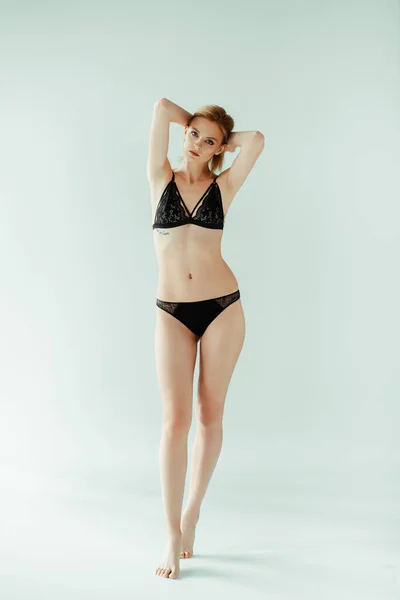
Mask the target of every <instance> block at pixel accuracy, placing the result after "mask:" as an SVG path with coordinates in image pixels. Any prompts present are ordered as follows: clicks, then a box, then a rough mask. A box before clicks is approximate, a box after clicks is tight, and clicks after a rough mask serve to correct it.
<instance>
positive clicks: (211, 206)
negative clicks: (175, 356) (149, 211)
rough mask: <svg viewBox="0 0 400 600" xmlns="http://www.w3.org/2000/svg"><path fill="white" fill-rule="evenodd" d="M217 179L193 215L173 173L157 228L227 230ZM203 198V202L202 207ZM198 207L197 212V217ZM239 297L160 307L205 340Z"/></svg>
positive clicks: (158, 213)
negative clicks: (217, 321)
mask: <svg viewBox="0 0 400 600" xmlns="http://www.w3.org/2000/svg"><path fill="white" fill-rule="evenodd" d="M217 177H218V175H217V176H216V177H214V179H213V181H212V182H211V184H210V185H209V186H208V188H207V189H206V191H205V192H204V194H203V195H202V196H201V198H200V200H199V201H198V202H197V204H196V206H195V207H194V209H193V210H192V212H190V211H189V210H188V208H187V206H186V204H185V202H184V200H183V198H182V196H181V194H180V192H179V190H178V187H177V185H176V183H175V173H174V172H172V179H171V181H170V182H169V183H168V184H167V187H166V188H165V190H164V192H163V193H162V195H161V198H160V201H159V203H158V206H157V210H156V214H155V217H154V223H153V229H155V228H157V229H158V228H160V229H170V228H171V227H181V226H182V225H186V224H188V223H193V225H198V226H199V227H206V228H208V229H223V228H224V209H223V206H222V198H221V191H220V189H219V186H218V184H217ZM203 199H204V201H203V203H202V204H200V203H201V201H202V200H203ZM199 205H200V206H199ZM197 207H198V209H197V212H196V214H195V215H194V216H193V214H194V211H195V210H196V208H197ZM185 211H186V212H185ZM239 298H240V291H239V290H236V292H233V293H231V294H226V295H225V296H219V297H218V298H208V299H206V300H196V301H194V302H164V301H163V300H160V299H159V298H157V301H156V305H157V306H158V307H159V308H161V309H163V310H165V311H166V312H169V313H170V314H171V315H173V316H174V317H175V318H176V319H178V321H180V322H181V323H183V324H184V325H185V326H186V327H187V328H188V329H190V331H192V332H193V333H194V334H195V335H197V336H199V337H201V336H202V335H203V334H204V332H205V330H206V329H207V327H208V326H209V325H210V323H211V322H212V321H213V320H214V319H215V318H216V317H217V316H218V315H219V314H220V313H221V312H222V311H223V310H224V309H225V308H227V307H228V306H229V305H230V304H232V303H233V302H235V301H236V300H238V299H239Z"/></svg>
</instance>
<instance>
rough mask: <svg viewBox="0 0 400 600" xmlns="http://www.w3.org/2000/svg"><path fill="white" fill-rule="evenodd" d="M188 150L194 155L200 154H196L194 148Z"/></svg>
mask: <svg viewBox="0 0 400 600" xmlns="http://www.w3.org/2000/svg"><path fill="white" fill-rule="evenodd" d="M189 152H191V153H192V154H194V155H195V156H200V154H197V152H195V151H194V150H189Z"/></svg>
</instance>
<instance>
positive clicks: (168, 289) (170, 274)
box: [157, 257, 239, 302]
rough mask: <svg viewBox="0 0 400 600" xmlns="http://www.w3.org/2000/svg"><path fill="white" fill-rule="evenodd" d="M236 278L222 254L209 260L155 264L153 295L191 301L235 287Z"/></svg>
mask: <svg viewBox="0 0 400 600" xmlns="http://www.w3.org/2000/svg"><path fill="white" fill-rule="evenodd" d="M238 287H239V284H238V281H237V279H236V277H235V275H234V274H233V272H232V270H231V269H230V267H229V266H228V265H227V263H226V262H225V261H224V259H223V258H222V257H220V258H219V259H214V260H213V261H212V262H209V261H186V262H185V263H181V262H178V263H172V264H171V263H170V262H168V261H167V262H165V261H162V262H161V263H160V265H159V280H158V287H157V295H158V297H159V298H162V299H165V298H180V299H181V301H182V302H185V301H186V302H193V301H196V300H201V299H203V298H216V297H220V296H223V295H225V294H228V293H231V292H234V291H236V290H237V289H238Z"/></svg>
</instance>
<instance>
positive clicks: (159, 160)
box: [147, 98, 192, 181]
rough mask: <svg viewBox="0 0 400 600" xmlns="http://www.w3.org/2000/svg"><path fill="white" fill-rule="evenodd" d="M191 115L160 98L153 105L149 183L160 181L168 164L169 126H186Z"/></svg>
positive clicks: (148, 164)
mask: <svg viewBox="0 0 400 600" xmlns="http://www.w3.org/2000/svg"><path fill="white" fill-rule="evenodd" d="M191 116H192V115H191V114H190V113H189V112H187V111H186V110H184V109H183V108H181V107H180V106H178V105H177V104H174V102H171V101H170V100H168V99H167V98H161V99H160V100H158V101H157V102H155V104H154V108H153V120H152V123H151V131H150V144H149V154H148V158H147V178H148V179H149V181H154V180H157V179H160V178H161V179H162V178H163V176H164V169H165V168H167V167H166V165H167V166H168V168H170V165H169V164H168V145H169V124H170V123H171V122H173V123H178V124H179V125H183V126H185V125H187V123H188V120H189V118H190V117H191Z"/></svg>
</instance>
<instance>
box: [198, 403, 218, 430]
mask: <svg viewBox="0 0 400 600" xmlns="http://www.w3.org/2000/svg"><path fill="white" fill-rule="evenodd" d="M222 417H223V405H221V403H219V402H213V403H199V406H198V410H197V420H198V423H199V424H200V425H202V426H203V427H206V428H207V429H208V430H210V431H211V430H219V429H220V428H221V427H222Z"/></svg>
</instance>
